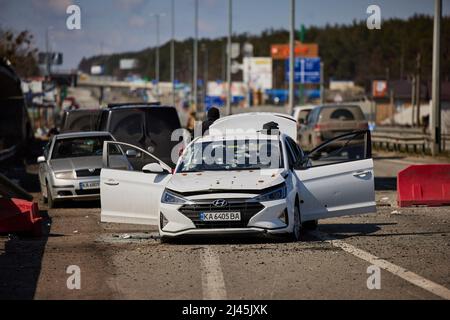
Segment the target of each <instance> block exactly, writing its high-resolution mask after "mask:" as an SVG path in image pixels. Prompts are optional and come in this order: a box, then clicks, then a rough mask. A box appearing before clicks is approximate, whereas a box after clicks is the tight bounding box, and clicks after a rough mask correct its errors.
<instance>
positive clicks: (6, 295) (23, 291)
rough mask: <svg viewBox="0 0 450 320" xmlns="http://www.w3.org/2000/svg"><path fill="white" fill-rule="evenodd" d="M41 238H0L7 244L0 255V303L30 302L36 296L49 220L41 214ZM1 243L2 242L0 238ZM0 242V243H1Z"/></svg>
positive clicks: (14, 236)
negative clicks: (1, 301)
mask: <svg viewBox="0 0 450 320" xmlns="http://www.w3.org/2000/svg"><path fill="white" fill-rule="evenodd" d="M40 216H41V217H42V218H43V222H42V236H41V237H39V238H30V237H26V236H23V235H6V236H5V235H2V237H5V238H6V239H7V240H6V242H5V247H4V251H3V252H1V251H0V300H32V299H33V298H34V296H35V293H36V289H37V285H38V280H39V275H40V273H41V268H42V259H43V256H44V251H45V246H46V245H47V240H48V238H49V236H57V235H50V228H51V218H50V217H49V216H48V213H47V211H40ZM0 241H1V242H3V241H2V240H1V238H0ZM1 242H0V243H1Z"/></svg>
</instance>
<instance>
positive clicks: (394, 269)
mask: <svg viewBox="0 0 450 320" xmlns="http://www.w3.org/2000/svg"><path fill="white" fill-rule="evenodd" d="M311 234H312V235H314V236H315V237H317V238H319V239H321V240H323V241H325V242H328V243H331V244H332V245H333V246H335V247H338V248H341V249H342V250H344V251H345V252H347V253H350V254H352V255H354V256H355V257H358V258H360V259H362V260H364V261H367V262H369V263H371V264H372V265H375V266H378V267H380V268H381V269H384V270H386V271H388V272H390V273H392V274H393V275H396V276H398V277H400V278H402V279H404V280H406V281H408V282H410V283H412V284H413V285H415V286H418V287H420V288H422V289H424V290H427V291H429V292H431V293H433V294H435V295H437V296H439V297H441V298H443V299H446V300H450V290H449V289H447V288H446V287H444V286H441V285H440V284H437V283H435V282H433V281H430V280H428V279H425V278H423V277H421V276H419V275H418V274H415V273H414V272H411V271H408V270H406V269H404V268H402V267H399V266H397V265H395V264H393V263H391V262H389V261H386V260H383V259H380V258H378V257H377V256H374V255H373V254H370V253H368V252H366V251H363V250H361V249H358V248H356V247H355V246H352V245H351V244H348V243H345V242H344V241H342V240H334V239H332V238H330V236H329V235H327V234H326V233H323V232H320V231H314V232H311Z"/></svg>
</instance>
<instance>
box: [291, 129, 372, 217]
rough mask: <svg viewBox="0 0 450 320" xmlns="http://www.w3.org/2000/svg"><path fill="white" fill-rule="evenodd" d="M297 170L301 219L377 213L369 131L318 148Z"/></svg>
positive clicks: (347, 136) (334, 140) (344, 136)
mask: <svg viewBox="0 0 450 320" xmlns="http://www.w3.org/2000/svg"><path fill="white" fill-rule="evenodd" d="M308 158H309V161H308V164H307V165H305V166H303V167H302V168H296V169H295V173H296V175H297V176H298V178H299V181H300V183H299V188H300V190H299V194H300V198H301V201H300V213H301V216H302V220H304V221H309V220H318V219H326V218H331V217H338V216H344V215H352V214H363V213H372V212H376V204H375V187H374V172H373V160H372V148H371V139H370V131H359V132H353V133H348V134H345V135H342V136H340V137H337V138H334V139H332V140H329V141H327V142H325V143H324V144H322V145H320V146H319V147H317V148H316V149H314V150H313V151H311V153H310V154H309V155H308Z"/></svg>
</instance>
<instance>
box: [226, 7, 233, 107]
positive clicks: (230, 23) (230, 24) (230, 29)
mask: <svg viewBox="0 0 450 320" xmlns="http://www.w3.org/2000/svg"><path fill="white" fill-rule="evenodd" d="M232 19H233V1H232V0H228V42H227V115H231V113H232V112H231V99H232V95H231V36H232V33H233V20H232Z"/></svg>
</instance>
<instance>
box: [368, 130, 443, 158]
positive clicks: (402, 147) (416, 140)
mask: <svg viewBox="0 0 450 320" xmlns="http://www.w3.org/2000/svg"><path fill="white" fill-rule="evenodd" d="M372 143H373V146H374V147H375V148H376V149H386V150H388V151H399V152H414V153H428V152H429V151H430V150H431V144H432V140H431V136H430V135H429V134H427V133H423V131H422V130H421V129H417V128H377V129H376V130H375V131H373V132H372ZM449 145H450V134H443V135H442V141H441V147H442V151H448V150H450V148H449Z"/></svg>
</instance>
